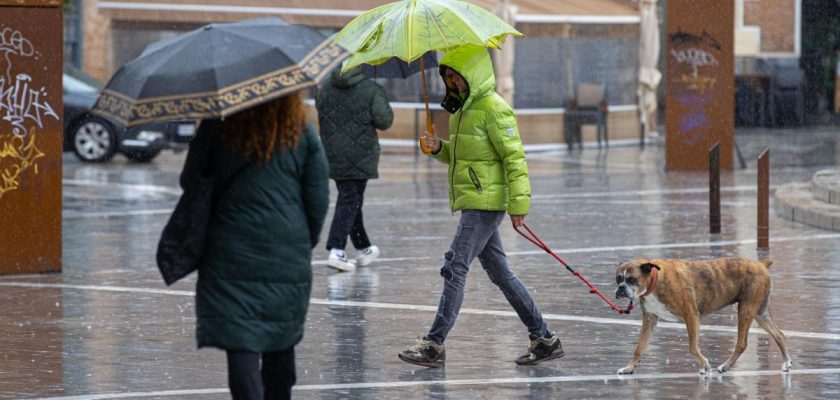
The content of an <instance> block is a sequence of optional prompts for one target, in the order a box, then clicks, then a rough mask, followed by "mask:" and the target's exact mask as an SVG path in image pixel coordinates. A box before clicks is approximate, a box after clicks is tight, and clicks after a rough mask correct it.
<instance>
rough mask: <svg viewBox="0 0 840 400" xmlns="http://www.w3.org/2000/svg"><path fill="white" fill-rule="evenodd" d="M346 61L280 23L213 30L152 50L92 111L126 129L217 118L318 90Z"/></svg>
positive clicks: (317, 38) (330, 45)
mask: <svg viewBox="0 0 840 400" xmlns="http://www.w3.org/2000/svg"><path fill="white" fill-rule="evenodd" d="M348 56H349V53H347V52H345V51H344V50H342V49H341V47H339V46H338V45H337V44H335V43H334V42H333V41H332V40H328V39H327V38H326V37H325V36H324V35H322V34H321V33H319V32H318V31H315V30H312V29H309V28H307V27H305V26H301V25H294V24H289V23H287V22H285V21H283V20H281V19H279V18H260V19H253V20H245V21H240V22H235V23H226V24H210V25H207V26H205V27H203V28H199V29H197V30H194V31H191V32H187V33H185V34H183V35H179V36H176V37H174V38H170V39H165V40H162V41H160V42H156V43H153V44H151V45H149V46H148V47H147V48H146V49H145V50H144V51H143V53H142V54H141V55H140V56H139V57H137V58H136V59H134V60H132V61H130V62H128V63H126V64H125V65H123V66H122V67H120V69H119V70H118V71H117V72H116V73H115V74H114V76H113V77H112V78H111V81H110V82H108V85H106V87H105V89H104V90H103V91H102V95H101V96H100V97H99V99H98V101H97V103H96V106H95V108H94V110H93V112H94V113H95V114H98V115H101V116H104V117H107V118H109V119H111V120H114V121H116V122H119V123H121V124H123V125H125V126H132V125H137V124H141V123H146V122H151V121H164V120H173V119H203V118H220V117H225V116H228V115H231V114H234V113H236V112H238V111H241V110H243V109H246V108H249V107H253V106H255V105H258V104H262V103H265V102H267V101H269V100H272V99H276V98H278V97H282V96H284V95H286V94H289V93H292V92H296V91H298V90H301V89H304V88H307V87H310V86H315V85H317V84H318V83H320V82H321V81H322V80H323V79H324V78H325V77H326V76H327V75H329V73H330V71H332V70H333V69H335V67H336V66H337V65H339V64H340V62H341V61H342V60H344V59H345V58H347V57H348Z"/></svg>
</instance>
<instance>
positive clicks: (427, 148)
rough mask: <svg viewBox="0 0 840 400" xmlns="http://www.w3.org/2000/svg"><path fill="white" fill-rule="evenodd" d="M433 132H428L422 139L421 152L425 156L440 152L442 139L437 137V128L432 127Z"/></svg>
mask: <svg viewBox="0 0 840 400" xmlns="http://www.w3.org/2000/svg"><path fill="white" fill-rule="evenodd" d="M431 128H432V131H431V132H429V131H426V132H424V133H423V136H422V137H421V138H420V150H423V154H429V153H437V152H439V151H440V138H439V137H437V135H435V126H434V125H431Z"/></svg>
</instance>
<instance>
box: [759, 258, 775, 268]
mask: <svg viewBox="0 0 840 400" xmlns="http://www.w3.org/2000/svg"><path fill="white" fill-rule="evenodd" d="M758 261H759V262H761V263H762V264H764V266H765V267H767V268H770V265H772V264H773V260H771V259H769V258H762V259H761V260H758Z"/></svg>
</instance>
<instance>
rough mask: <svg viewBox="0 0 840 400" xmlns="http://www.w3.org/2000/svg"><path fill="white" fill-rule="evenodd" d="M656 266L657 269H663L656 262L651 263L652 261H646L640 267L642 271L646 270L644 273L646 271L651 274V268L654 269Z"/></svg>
mask: <svg viewBox="0 0 840 400" xmlns="http://www.w3.org/2000/svg"><path fill="white" fill-rule="evenodd" d="M654 268H656V269H658V270H662V268H659V266H658V265H656V264H651V263H644V264H642V265H640V266H639V269H641V270H642V272H644V273H646V274H649V273H650V270H652V269H654Z"/></svg>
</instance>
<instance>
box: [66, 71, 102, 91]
mask: <svg viewBox="0 0 840 400" xmlns="http://www.w3.org/2000/svg"><path fill="white" fill-rule="evenodd" d="M61 86H62V88H63V89H64V91H65V92H70V93H98V92H99V91H98V90H97V89H96V88H95V87H93V86H91V85H88V84H87V83H85V82H82V81H81V80H79V79H76V78H74V77H72V76H70V75H67V74H64V75H62V77H61Z"/></svg>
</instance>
